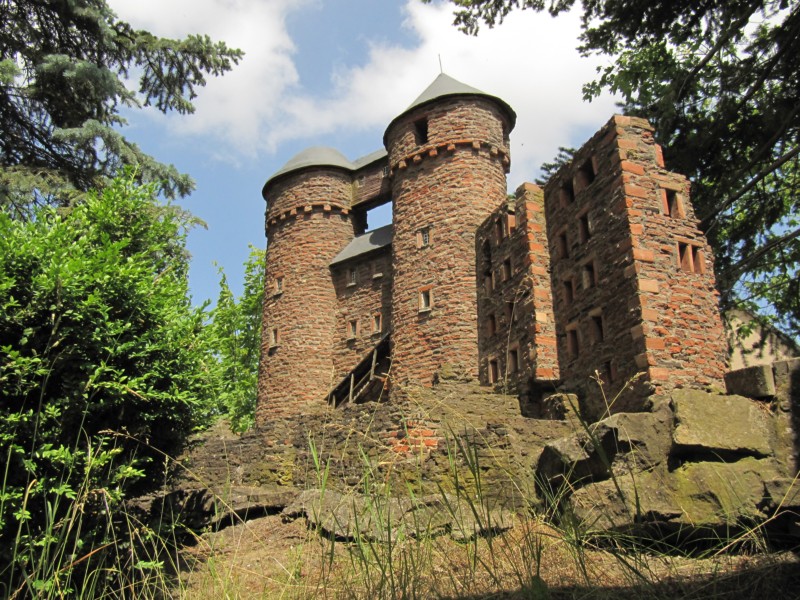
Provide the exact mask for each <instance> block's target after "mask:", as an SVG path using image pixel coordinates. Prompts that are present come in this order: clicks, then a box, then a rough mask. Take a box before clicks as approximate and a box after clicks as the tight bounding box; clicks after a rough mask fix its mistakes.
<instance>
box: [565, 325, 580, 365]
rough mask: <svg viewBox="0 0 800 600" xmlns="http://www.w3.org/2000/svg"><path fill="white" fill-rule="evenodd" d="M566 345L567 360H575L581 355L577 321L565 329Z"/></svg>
mask: <svg viewBox="0 0 800 600" xmlns="http://www.w3.org/2000/svg"><path fill="white" fill-rule="evenodd" d="M566 344H567V356H568V358H569V360H575V359H576V358H578V357H579V356H580V355H581V341H580V333H579V328H578V323H577V321H573V322H572V323H570V324H569V325H567V327H566Z"/></svg>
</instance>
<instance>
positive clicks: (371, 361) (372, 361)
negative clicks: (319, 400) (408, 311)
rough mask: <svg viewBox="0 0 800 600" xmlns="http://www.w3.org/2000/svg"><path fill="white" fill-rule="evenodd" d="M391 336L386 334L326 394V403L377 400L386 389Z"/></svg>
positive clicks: (390, 360)
mask: <svg viewBox="0 0 800 600" xmlns="http://www.w3.org/2000/svg"><path fill="white" fill-rule="evenodd" d="M390 338H391V334H390V333H389V332H387V333H386V334H384V336H383V337H382V338H381V339H380V341H379V342H378V343H377V344H376V345H375V348H373V349H372V350H371V351H370V352H367V354H365V355H364V357H363V358H362V359H361V360H360V361H359V363H358V364H357V365H356V366H355V367H353V369H352V370H351V371H350V372H349V373H348V374H347V375H345V377H344V378H343V379H342V380H341V381H340V382H339V383H338V384H336V386H335V387H334V388H333V389H331V391H330V392H328V402H329V403H331V404H333V405H334V406H339V405H340V404H342V403H343V402H367V401H369V400H378V399H379V398H380V396H381V394H382V393H383V392H384V390H385V388H386V379H387V376H388V374H389V367H390V366H391V362H392V359H391V357H390V355H389V346H390V344H389V341H390Z"/></svg>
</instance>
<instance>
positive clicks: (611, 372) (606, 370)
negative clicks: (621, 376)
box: [601, 360, 617, 385]
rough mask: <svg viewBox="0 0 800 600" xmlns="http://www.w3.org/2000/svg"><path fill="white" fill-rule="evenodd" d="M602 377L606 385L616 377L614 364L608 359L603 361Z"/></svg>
mask: <svg viewBox="0 0 800 600" xmlns="http://www.w3.org/2000/svg"><path fill="white" fill-rule="evenodd" d="M601 377H602V379H603V383H605V384H606V385H608V384H609V383H613V382H614V380H615V379H616V378H617V373H616V370H615V369H614V365H613V364H612V363H611V361H610V360H607V361H606V362H604V363H603V373H602V375H601Z"/></svg>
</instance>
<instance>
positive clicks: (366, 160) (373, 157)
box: [353, 148, 388, 170]
mask: <svg viewBox="0 0 800 600" xmlns="http://www.w3.org/2000/svg"><path fill="white" fill-rule="evenodd" d="M387 154H388V152H386V148H381V149H380V150H375V152H370V153H369V154H367V155H366V156H362V157H361V158H357V159H356V160H354V161H353V170H358V169H360V168H361V167H366V166H367V165H370V164H372V163H374V162H377V161H379V160H381V159H383V158H386V155H387Z"/></svg>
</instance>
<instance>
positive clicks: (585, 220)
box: [578, 213, 592, 244]
mask: <svg viewBox="0 0 800 600" xmlns="http://www.w3.org/2000/svg"><path fill="white" fill-rule="evenodd" d="M578 232H579V237H580V240H581V243H582V244H585V243H586V242H588V241H589V238H590V237H592V232H591V230H590V229H589V213H584V214H582V215H581V216H580V217H579V218H578Z"/></svg>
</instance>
